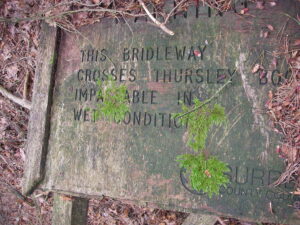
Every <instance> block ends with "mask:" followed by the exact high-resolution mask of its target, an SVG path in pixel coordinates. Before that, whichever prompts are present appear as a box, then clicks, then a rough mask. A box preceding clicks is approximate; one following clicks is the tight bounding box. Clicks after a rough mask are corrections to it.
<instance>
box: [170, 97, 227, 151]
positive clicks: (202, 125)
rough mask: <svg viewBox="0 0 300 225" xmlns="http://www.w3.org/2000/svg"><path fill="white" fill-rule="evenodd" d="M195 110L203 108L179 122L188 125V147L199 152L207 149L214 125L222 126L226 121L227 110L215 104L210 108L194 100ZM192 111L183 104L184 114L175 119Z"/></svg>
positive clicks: (179, 114)
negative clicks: (210, 131)
mask: <svg viewBox="0 0 300 225" xmlns="http://www.w3.org/2000/svg"><path fill="white" fill-rule="evenodd" d="M193 101H194V108H198V107H200V106H201V105H202V106H201V107H200V108H199V109H198V110H196V111H194V112H191V113H188V114H186V115H185V116H183V117H181V118H180V119H179V122H180V123H181V124H182V125H183V126H184V125H185V124H187V123H188V133H189V136H188V142H187V144H188V146H190V147H191V148H192V149H194V151H196V152H198V151H200V150H202V149H204V148H205V142H206V138H207V135H208V132H209V130H210V128H211V126H212V125H214V124H215V125H221V124H222V123H224V122H225V121H226V115H225V110H224V108H223V107H222V106H220V105H219V104H215V105H214V106H213V107H210V106H209V105H208V104H205V102H204V103H203V102H201V101H200V100H199V99H197V98H196V99H194V100H193ZM190 110H191V109H190V108H189V107H187V106H186V105H184V104H182V111H183V112H182V113H178V114H176V115H175V117H177V116H178V117H180V116H181V115H183V114H185V113H187V112H189V111H190Z"/></svg>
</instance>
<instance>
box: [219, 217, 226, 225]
mask: <svg viewBox="0 0 300 225" xmlns="http://www.w3.org/2000/svg"><path fill="white" fill-rule="evenodd" d="M217 220H218V222H219V223H220V224H221V225H226V223H225V222H224V221H223V220H222V219H221V218H220V217H218V218H217Z"/></svg>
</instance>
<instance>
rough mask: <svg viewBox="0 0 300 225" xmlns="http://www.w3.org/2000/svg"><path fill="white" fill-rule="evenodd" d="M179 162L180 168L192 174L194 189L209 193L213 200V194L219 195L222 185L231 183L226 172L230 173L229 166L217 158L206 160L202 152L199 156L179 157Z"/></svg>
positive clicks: (191, 179) (187, 155)
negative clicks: (225, 174)
mask: <svg viewBox="0 0 300 225" xmlns="http://www.w3.org/2000/svg"><path fill="white" fill-rule="evenodd" d="M177 160H178V161H179V162H180V167H181V168H185V169H186V170H187V172H188V173H189V174H190V176H189V178H190V182H191V186H192V188H193V189H195V190H197V191H200V190H202V191H203V192H205V193H207V194H208V196H209V197H210V198H211V197H212V195H213V194H216V195H217V194H219V189H220V186H221V185H224V184H227V183H228V182H229V180H228V177H226V176H224V172H228V171H229V169H228V167H227V165H226V164H225V163H224V162H222V161H220V160H218V159H216V158H215V157H210V158H209V159H206V158H205V155H204V154H203V153H202V152H201V153H200V154H197V155H192V154H184V155H179V156H178V157H177Z"/></svg>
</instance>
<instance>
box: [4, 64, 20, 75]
mask: <svg viewBox="0 0 300 225" xmlns="http://www.w3.org/2000/svg"><path fill="white" fill-rule="evenodd" d="M5 70H6V73H7V75H8V76H9V77H10V78H12V77H17V73H18V72H19V67H18V65H17V64H12V65H9V66H7V67H6V69H5Z"/></svg>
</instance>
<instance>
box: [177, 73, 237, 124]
mask: <svg viewBox="0 0 300 225" xmlns="http://www.w3.org/2000/svg"><path fill="white" fill-rule="evenodd" d="M233 76H234V75H232V76H231V77H230V79H229V80H228V81H227V82H226V83H225V84H224V85H223V86H222V87H221V88H220V89H219V90H217V91H216V92H215V94H214V95H213V96H211V97H210V98H209V99H207V100H206V101H205V102H204V103H202V104H201V105H199V106H198V107H195V108H193V109H192V110H190V111H188V112H186V113H183V114H181V115H180V116H177V117H175V118H176V119H180V118H182V117H184V116H186V115H187V114H190V113H192V112H195V111H197V110H198V109H200V108H201V107H203V106H205V105H207V104H208V103H210V102H211V101H212V100H213V99H214V98H216V97H218V95H219V93H220V92H221V91H222V90H223V89H224V88H225V87H226V86H227V85H228V84H230V83H231V82H232V77H233Z"/></svg>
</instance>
